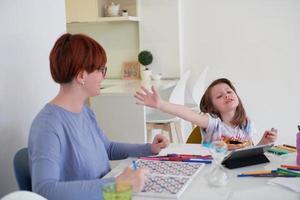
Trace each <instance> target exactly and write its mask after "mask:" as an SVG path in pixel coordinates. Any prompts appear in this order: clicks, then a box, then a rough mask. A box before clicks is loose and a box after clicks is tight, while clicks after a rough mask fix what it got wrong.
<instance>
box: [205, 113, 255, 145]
mask: <svg viewBox="0 0 300 200" xmlns="http://www.w3.org/2000/svg"><path fill="white" fill-rule="evenodd" d="M208 116H209V118H208V126H207V128H206V129H205V130H204V131H203V137H204V138H203V142H204V143H210V142H212V141H215V140H224V139H226V138H229V139H231V140H239V141H252V138H253V135H254V134H255V133H256V129H255V128H254V125H253V123H252V121H250V120H248V122H247V124H246V125H245V127H243V128H240V127H239V126H236V127H231V126H228V125H227V124H225V123H224V122H223V121H222V120H221V119H220V118H218V117H217V118H214V117H212V116H211V115H208Z"/></svg>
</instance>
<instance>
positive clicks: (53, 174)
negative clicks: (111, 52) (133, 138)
mask: <svg viewBox="0 0 300 200" xmlns="http://www.w3.org/2000/svg"><path fill="white" fill-rule="evenodd" d="M105 64H106V54H105V51H104V49H103V48H102V47H101V45H100V44H98V43H97V42H96V41H95V40H93V39H91V38H89V37H87V36H85V35H81V34H75V35H71V34H64V35H62V36H61V37H60V38H59V39H58V40H57V41H56V43H55V45H54V47H53V49H52V51H51V53H50V70H51V75H52V78H53V80H54V81H55V82H57V83H58V84H60V90H59V93H58V94H57V96H56V97H55V98H54V99H52V100H51V101H50V102H49V103H47V104H46V105H45V106H44V108H43V109H42V110H41V111H40V112H39V113H38V115H37V116H36V117H35V119H34V121H33V123H32V126H31V129H30V135H29V142H28V147H29V162H30V167H31V176H32V186H33V191H34V192H36V193H38V194H41V195H42V196H44V197H46V198H47V199H50V200H51V199H64V200H68V199H73V200H74V199H102V194H101V187H102V186H103V185H104V184H106V183H109V182H116V183H121V182H127V183H129V184H131V185H132V187H133V190H134V191H141V190H142V188H143V186H144V183H145V179H146V174H147V170H146V169H138V170H135V171H134V170H131V169H130V168H127V169H125V170H124V171H123V172H122V173H121V174H120V175H119V176H117V177H116V178H102V177H103V176H104V175H105V174H107V173H108V172H109V171H110V165H109V160H117V159H124V158H127V157H128V156H132V157H138V156H147V155H152V154H158V153H159V152H160V151H161V149H162V148H165V147H167V146H168V144H169V141H168V140H167V139H166V138H165V137H163V136H162V135H158V136H156V137H155V138H154V141H153V143H152V144H140V145H139V144H124V143H116V142H111V141H110V140H108V138H107V137H106V136H105V135H104V134H103V132H102V130H101V128H100V127H99V126H98V124H97V122H96V118H95V115H94V113H93V112H92V111H91V109H90V108H89V107H87V106H86V105H85V102H86V100H87V99H88V98H89V97H92V96H95V95H99V94H100V84H101V81H102V80H103V79H104V77H105V74H106V70H107V68H106V67H105Z"/></svg>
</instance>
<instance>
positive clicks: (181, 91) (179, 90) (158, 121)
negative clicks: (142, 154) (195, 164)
mask: <svg viewBox="0 0 300 200" xmlns="http://www.w3.org/2000/svg"><path fill="white" fill-rule="evenodd" d="M189 75H190V71H187V72H185V73H184V74H183V76H182V77H181V78H180V80H179V81H178V82H177V84H176V86H175V87H174V89H173V91H172V92H171V94H170V97H169V102H171V103H175V104H181V105H184V98H185V88H186V82H187V79H188V78H189ZM146 123H147V141H148V142H151V139H152V130H153V129H161V130H162V131H167V132H168V133H169V138H170V142H174V141H175V140H174V139H175V138H174V136H173V134H172V127H171V126H172V125H174V128H175V131H176V135H177V141H178V142H179V143H183V142H184V141H183V135H182V131H181V126H180V119H179V118H178V117H175V116H173V115H169V114H167V113H163V112H161V111H158V110H154V111H152V112H150V113H147V114H146Z"/></svg>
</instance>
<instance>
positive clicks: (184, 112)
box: [134, 86, 208, 128]
mask: <svg viewBox="0 0 300 200" xmlns="http://www.w3.org/2000/svg"><path fill="white" fill-rule="evenodd" d="M134 97H135V98H136V99H137V102H136V103H137V104H138V105H145V106H148V107H151V108H156V109H158V110H160V111H162V112H166V113H169V114H171V115H175V116H177V117H180V118H182V119H184V120H186V121H189V122H191V123H193V124H196V125H197V126H200V127H201V128H207V125H208V115H199V114H197V113H195V112H194V111H192V110H191V109H189V108H187V107H185V106H183V105H178V104H173V103H170V102H167V101H164V100H162V99H161V98H160V96H159V94H158V92H157V90H156V89H155V88H154V87H153V86H152V87H151V91H149V90H147V89H146V88H145V87H143V86H142V87H141V90H140V91H137V92H136V93H135V95H134Z"/></svg>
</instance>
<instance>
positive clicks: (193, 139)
mask: <svg viewBox="0 0 300 200" xmlns="http://www.w3.org/2000/svg"><path fill="white" fill-rule="evenodd" d="M186 143H187V144H201V143H202V130H201V128H200V127H199V126H196V127H195V128H194V129H193V130H192V132H191V134H190V135H189V137H188V139H187V141H186Z"/></svg>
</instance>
